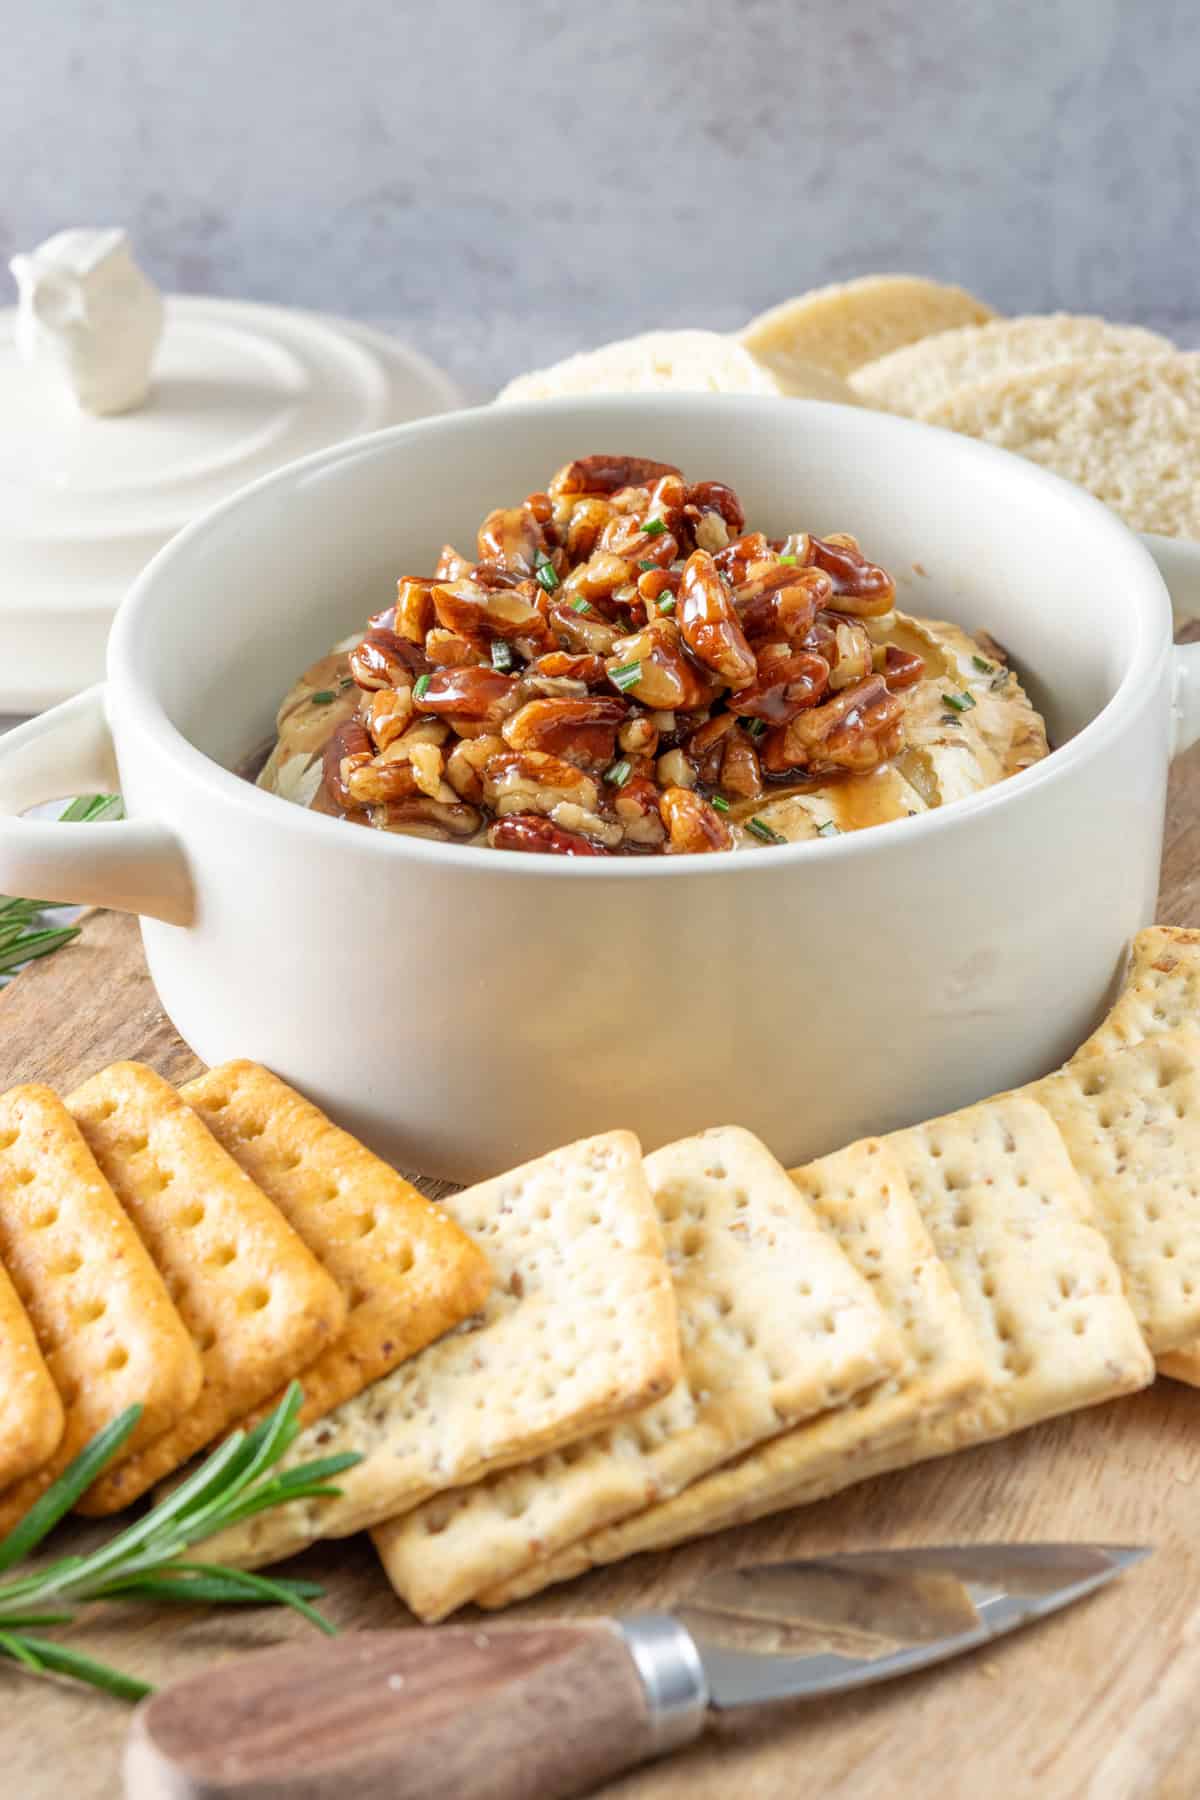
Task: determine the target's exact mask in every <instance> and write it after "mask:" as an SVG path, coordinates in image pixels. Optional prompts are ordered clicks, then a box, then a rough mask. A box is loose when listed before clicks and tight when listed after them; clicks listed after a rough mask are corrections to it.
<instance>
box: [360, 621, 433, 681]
mask: <svg viewBox="0 0 1200 1800" xmlns="http://www.w3.org/2000/svg"><path fill="white" fill-rule="evenodd" d="M428 668H429V659H428V657H427V656H426V655H425V652H424V650H423V649H422V648H420V647H419V646H418V645H417V644H410V643H409V642H408V640H407V639H406V638H402V637H399V636H398V635H397V634H396V632H394V631H385V630H382V629H380V630H376V631H368V632H367V634H366V636H365V637H364V638H363V640H362V642H361V643H359V644H356V645H355V647H354V649H353V650H352V651H351V652H350V673H351V675H353V677H354V679H355V681H356V682H357V684H358V686H359V687H360V688H365V689H366V691H367V692H368V693H374V692H375V691H376V690H377V689H379V688H385V687H407V686H408V685H409V684H410V683H411V682H412V680H413V677H414V676H416V675H423V674H424V673H425V672H426V671H427V670H428Z"/></svg>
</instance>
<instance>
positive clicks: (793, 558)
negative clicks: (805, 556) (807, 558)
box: [779, 556, 800, 563]
mask: <svg viewBox="0 0 1200 1800" xmlns="http://www.w3.org/2000/svg"><path fill="white" fill-rule="evenodd" d="M779 560H780V562H781V563H798V562H799V561H800V558H799V557H798V556H781V557H780V558H779Z"/></svg>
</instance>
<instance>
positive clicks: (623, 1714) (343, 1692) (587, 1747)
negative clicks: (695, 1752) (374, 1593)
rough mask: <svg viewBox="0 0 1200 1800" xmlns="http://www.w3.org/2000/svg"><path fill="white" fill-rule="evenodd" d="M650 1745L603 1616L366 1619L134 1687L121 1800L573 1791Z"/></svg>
mask: <svg viewBox="0 0 1200 1800" xmlns="http://www.w3.org/2000/svg"><path fill="white" fill-rule="evenodd" d="M657 1747H658V1744H657V1742H656V1732H655V1727H654V1721H653V1720H652V1718H651V1714H650V1709H649V1707H648V1704H647V1699H646V1693H645V1690H644V1688H643V1685H642V1682H641V1680H640V1678H639V1676H638V1673H637V1669H636V1666H635V1664H634V1662H633V1659H632V1657H631V1655H630V1652H629V1649H628V1646H627V1644H626V1642H625V1640H624V1638H623V1637H622V1636H621V1634H620V1632H619V1631H618V1630H617V1629H616V1627H615V1626H614V1625H613V1624H611V1623H610V1622H609V1621H607V1620H576V1621H570V1622H567V1623H561V1624H559V1623H555V1624H530V1625H487V1626H482V1627H479V1628H473V1627H470V1626H463V1627H457V1626H456V1627H452V1628H449V1629H448V1628H446V1627H440V1628H438V1629H437V1630H416V1629H414V1630H410V1631H365V1632H357V1633H350V1634H348V1635H346V1636H344V1637H338V1638H333V1639H327V1640H314V1641H313V1643H312V1644H310V1645H299V1646H290V1647H288V1648H285V1649H280V1650H267V1651H262V1652H259V1653H258V1654H256V1655H253V1656H245V1657H238V1658H235V1659H234V1660H232V1661H230V1662H227V1663H223V1664H219V1665H218V1666H217V1667H215V1668H213V1669H211V1670H209V1671H207V1672H206V1673H204V1674H202V1675H195V1676H192V1677H191V1678H190V1679H189V1680H186V1681H181V1682H178V1683H177V1684H176V1685H175V1686H173V1687H169V1688H166V1689H164V1690H163V1692H162V1693H160V1694H156V1695H153V1696H152V1697H151V1698H150V1699H148V1700H144V1701H143V1702H142V1704H141V1705H140V1706H139V1707H138V1709H137V1712H136V1713H135V1714H134V1718H133V1723H132V1726H131V1728H130V1735H129V1743H128V1746H127V1749H126V1759H125V1793H126V1797H127V1800H532V1797H533V1796H535V1795H536V1796H537V1800H567V1797H568V1796H570V1795H575V1794H586V1793H589V1792H590V1791H591V1790H592V1789H593V1788H595V1787H597V1786H598V1785H599V1784H600V1783H602V1782H604V1781H606V1780H608V1779H609V1778H610V1777H612V1776H615V1775H618V1774H619V1773H620V1772H621V1771H622V1770H623V1769H628V1768H631V1767H632V1766H633V1765H634V1764H636V1763H639V1762H643V1761H644V1760H645V1759H646V1758H647V1757H649V1756H652V1755H653V1754H654V1753H655V1750H656V1748H657Z"/></svg>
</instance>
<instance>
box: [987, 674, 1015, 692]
mask: <svg viewBox="0 0 1200 1800" xmlns="http://www.w3.org/2000/svg"><path fill="white" fill-rule="evenodd" d="M1011 673H1012V671H1011V670H1010V669H998V670H997V671H996V673H995V674H994V675H993V676H992V679H991V680H990V681H989V682H988V686H989V687H990V688H991V690H992V692H993V694H998V693H999V692H1000V689H1001V688H1003V687H1007V686H1008V678H1009V675H1010V674H1011Z"/></svg>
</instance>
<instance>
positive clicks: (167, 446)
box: [0, 296, 461, 712]
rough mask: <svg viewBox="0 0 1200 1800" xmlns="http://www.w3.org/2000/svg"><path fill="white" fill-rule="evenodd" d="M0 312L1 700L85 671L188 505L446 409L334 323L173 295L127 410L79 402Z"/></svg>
mask: <svg viewBox="0 0 1200 1800" xmlns="http://www.w3.org/2000/svg"><path fill="white" fill-rule="evenodd" d="M16 320H17V313H16V310H15V309H8V310H3V311H0V712H3V711H12V712H33V711H36V710H38V709H40V708H41V707H44V706H50V705H53V704H54V703H55V702H57V701H59V700H62V699H65V698H66V697H67V696H68V695H69V694H72V693H75V692H77V691H78V690H79V689H80V688H82V687H86V686H87V685H88V684H89V683H90V682H93V681H97V680H99V679H100V678H101V677H102V675H103V673H104V646H105V641H106V639H107V636H108V627H109V623H110V621H111V619H112V615H113V612H114V610H115V608H116V606H117V604H118V602H119V601H120V599H121V598H122V596H123V594H124V593H125V591H126V589H127V588H128V587H129V585H130V583H131V582H132V581H133V579H134V577H135V576H136V575H137V574H138V572H139V570H140V569H141V568H142V567H143V565H144V564H145V563H146V562H147V560H148V559H149V558H150V557H151V556H152V555H153V554H154V552H155V551H156V550H158V549H160V548H161V546H162V545H163V544H165V543H166V541H167V539H168V538H169V537H171V536H173V535H174V533H175V532H176V531H178V530H179V528H180V527H181V526H183V525H185V524H187V522H188V521H189V520H190V519H193V518H195V517H196V515H197V514H198V513H200V512H203V511H205V510H206V509H207V508H208V507H210V506H212V505H214V504H215V503H216V502H217V501H219V500H223V499H225V498H226V497H227V496H228V495H230V494H232V493H233V492H234V491H235V490H236V489H237V488H240V487H244V486H245V485H246V483H247V482H249V481H253V480H254V479H256V478H257V477H258V476H260V475H264V474H266V473H267V472H268V471H269V470H271V469H275V468H278V467H280V466H281V465H282V464H284V463H287V462H292V461H294V460H295V458H296V457H299V456H304V455H306V454H307V453H308V452H309V451H311V450H319V449H322V448H324V447H325V446H326V445H329V444H334V443H338V442H340V441H341V440H342V439H344V438H348V437H357V436H359V435H360V434H361V433H363V432H367V431H375V430H378V429H379V428H380V427H382V426H385V425H396V424H401V423H403V422H404V421H405V420H408V419H415V418H420V417H422V416H423V415H426V414H429V413H438V412H446V411H448V410H450V409H451V408H452V407H454V406H457V405H460V404H461V396H460V395H459V393H458V391H457V390H456V388H455V387H454V384H453V383H452V382H451V381H450V379H449V378H448V377H447V376H445V375H443V374H442V373H441V372H440V370H438V369H436V368H435V367H434V366H433V365H432V364H431V363H429V362H427V361H426V360H425V358H424V357H422V356H420V355H418V354H417V353H416V352H415V351H412V350H409V349H407V348H406V347H405V346H404V345H403V344H400V343H397V342H395V341H394V340H393V339H391V338H388V337H386V336H385V335H384V334H383V333H381V332H377V331H372V330H369V329H367V328H366V327H364V326H360V325H356V324H352V323H350V322H349V321H347V320H344V319H336V318H331V317H327V316H324V315H321V314H317V313H305V312H296V311H292V310H290V309H288V308H285V307H274V306H255V305H250V304H246V303H243V302H238V301H231V300H210V299H202V298H193V297H183V296H179V297H171V298H168V299H167V302H166V329H165V332H164V335H163V339H162V343H161V346H160V348H159V351H158V354H157V357H156V360H155V363H154V374H153V384H152V387H151V390H150V394H149V397H148V399H147V400H146V401H145V403H144V404H143V405H142V406H140V407H138V408H137V409H136V410H134V411H131V412H126V413H121V414H119V415H116V416H110V417H96V416H94V415H93V414H90V413H87V412H83V411H81V410H80V408H79V407H78V406H76V405H75V404H74V403H73V401H72V400H71V398H70V396H69V395H67V394H65V393H59V392H56V391H55V390H54V389H53V388H52V387H48V385H47V383H46V381H45V380H44V379H43V378H42V376H41V375H40V373H39V371H37V370H36V369H35V368H33V367H30V366H28V365H27V364H26V363H25V362H23V361H22V359H21V357H20V356H19V354H18V351H17V346H16V341H15V327H16Z"/></svg>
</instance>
